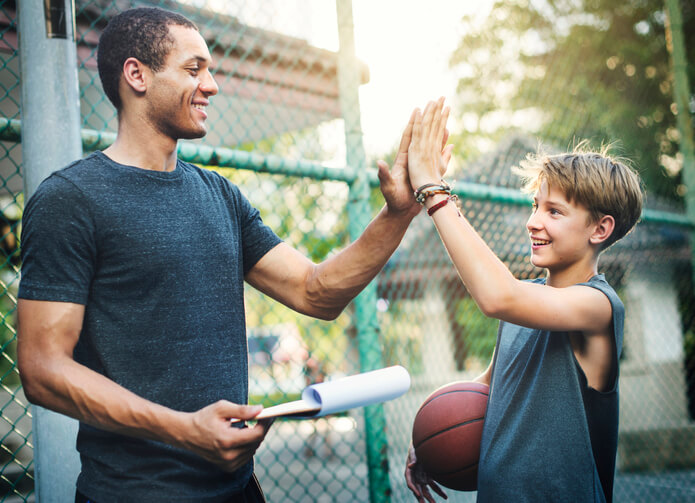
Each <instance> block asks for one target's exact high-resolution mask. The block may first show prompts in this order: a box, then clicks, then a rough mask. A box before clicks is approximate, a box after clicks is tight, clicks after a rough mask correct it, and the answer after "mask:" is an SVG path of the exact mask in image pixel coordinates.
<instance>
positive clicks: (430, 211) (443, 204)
mask: <svg viewBox="0 0 695 503" xmlns="http://www.w3.org/2000/svg"><path fill="white" fill-rule="evenodd" d="M449 201H451V197H447V198H446V199H444V200H442V201H439V202H438V203H437V204H435V205H434V206H432V207H431V208H430V209H428V210H427V214H428V215H429V216H432V215H434V212H435V211H437V210H438V209H439V208H443V207H444V206H446V205H447V203H448V202H449Z"/></svg>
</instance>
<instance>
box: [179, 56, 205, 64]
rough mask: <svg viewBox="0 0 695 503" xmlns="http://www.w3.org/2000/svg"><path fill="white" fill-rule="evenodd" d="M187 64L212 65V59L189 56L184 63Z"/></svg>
mask: <svg viewBox="0 0 695 503" xmlns="http://www.w3.org/2000/svg"><path fill="white" fill-rule="evenodd" d="M188 63H206V64H208V65H211V64H212V59H211V58H207V57H205V56H191V57H190V58H188V59H186V60H185V61H184V64H188Z"/></svg>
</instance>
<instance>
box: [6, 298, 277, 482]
mask: <svg viewBox="0 0 695 503" xmlns="http://www.w3.org/2000/svg"><path fill="white" fill-rule="evenodd" d="M17 312H18V318H19V324H18V328H19V332H18V347H17V353H18V364H19V370H20V373H21V377H22V384H23V386H24V391H25V393H26V396H27V398H28V399H29V401H31V402H32V403H35V404H37V405H41V406H43V407H46V408H49V409H52V410H55V411H57V412H60V413H62V414H65V415H68V416H71V417H73V418H76V419H78V420H80V421H83V422H85V423H88V424H91V425H92V426H95V427H97V428H101V429H104V430H109V431H113V432H117V433H122V434H125V435H130V436H135V437H140V438H146V439H151V440H157V441H160V442H165V443H168V444H170V445H174V446H177V447H182V448H185V449H188V450H190V451H193V452H195V453H196V454H198V455H200V456H202V457H204V458H205V459H207V460H208V461H211V462H213V463H215V464H217V465H218V466H220V467H221V468H222V469H224V470H227V471H234V470H236V469H238V468H240V467H241V466H243V465H244V464H245V463H247V462H248V461H250V460H251V458H252V457H253V454H254V452H255V451H256V449H257V448H258V446H259V445H260V443H261V441H262V440H263V438H264V437H265V434H266V432H267V431H268V428H269V426H270V423H262V422H259V423H258V424H257V425H256V426H254V427H253V428H245V429H239V428H232V427H230V422H229V419H230V418H232V417H237V418H241V419H252V418H253V417H254V416H255V415H256V414H258V413H259V412H260V410H261V408H260V407H249V406H242V405H237V404H233V403H231V402H224V401H220V402H217V403H215V404H212V405H210V406H208V407H205V408H203V409H201V410H199V411H197V412H194V413H186V412H179V411H175V410H172V409H169V408H167V407H164V406H161V405H158V404H155V403H153V402H150V401H148V400H145V399H143V398H141V397H139V396H137V395H135V394H134V393H132V392H130V391H128V390H127V389H125V388H123V387H122V386H119V385H118V384H116V383H115V382H113V381H111V380H110V379H108V378H106V377H104V376H103V375H101V374H99V373H97V372H94V371H92V370H91V369H89V368H87V367H85V366H83V365H80V364H79V363H77V362H76V361H75V360H74V359H73V351H74V348H75V345H76V344H77V341H78V339H79V336H80V332H81V330H82V322H83V319H84V306H83V305H80V304H72V303H67V302H47V301H35V300H26V299H20V300H19V301H18V303H17Z"/></svg>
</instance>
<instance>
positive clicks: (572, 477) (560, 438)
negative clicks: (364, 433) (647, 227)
mask: <svg viewBox="0 0 695 503" xmlns="http://www.w3.org/2000/svg"><path fill="white" fill-rule="evenodd" d="M443 104H444V100H443V99H440V100H439V101H438V102H437V103H429V104H428V105H427V107H426V108H425V110H424V113H423V115H421V114H420V112H419V111H416V118H415V124H414V126H413V136H412V141H411V144H410V148H409V150H408V162H409V168H408V169H409V175H410V181H411V184H412V186H413V188H414V189H415V190H416V195H417V196H419V197H418V199H419V200H420V201H422V202H423V204H424V206H425V207H426V208H427V209H428V214H429V215H430V216H431V217H432V219H433V220H434V223H435V226H436V227H437V230H438V232H439V234H440V237H441V239H442V241H443V243H444V245H445V246H446V248H447V250H448V252H449V255H450V257H451V260H452V261H453V263H454V266H455V267H456V269H457V271H458V273H459V275H460V277H461V279H462V281H463V283H464V284H465V286H466V289H467V290H468V292H469V293H470V294H471V295H472V296H473V298H474V299H475V301H476V303H477V304H478V306H479V307H480V309H481V310H482V311H483V313H484V314H485V315H486V316H489V317H494V318H497V319H499V320H500V329H499V332H498V336H497V345H496V348H495V352H494V356H493V361H492V362H491V364H490V366H489V367H488V369H487V370H486V371H485V372H484V373H483V374H482V375H481V376H479V377H478V378H477V379H476V380H477V381H479V382H482V383H485V384H488V385H490V398H489V401H488V408H487V414H486V419H485V426H484V429H483V435H482V442H481V449H480V464H479V469H478V501H479V502H495V503H497V502H507V501H514V502H539V501H568V502H584V501H591V502H606V501H608V502H609V501H611V499H612V490H613V478H614V469H615V456H616V449H617V440H618V359H619V357H620V351H621V348H622V337H623V320H624V307H623V304H622V302H621V301H620V299H619V298H618V297H617V295H616V293H615V291H614V290H613V289H612V288H611V286H610V285H609V284H608V283H607V282H606V280H605V278H604V277H603V275H600V274H598V259H599V255H600V254H601V252H602V251H603V250H605V249H606V248H607V247H609V246H610V245H611V244H613V243H614V242H616V241H617V240H618V239H620V238H622V237H623V236H625V235H626V234H627V233H628V232H629V231H630V230H631V229H632V228H633V226H634V225H635V223H636V222H637V220H638V218H639V216H640V213H641V208H642V192H641V189H640V182H639V178H638V176H637V175H636V174H635V173H634V172H633V171H632V170H631V169H629V168H628V167H627V166H625V164H623V163H621V162H618V161H616V160H613V159H611V158H610V157H608V156H607V155H605V153H594V152H587V151H584V150H583V149H582V145H580V147H579V148H578V149H576V150H575V151H574V152H572V153H568V154H562V155H555V156H536V157H533V156H529V157H528V158H527V160H526V161H525V162H522V163H521V167H520V168H518V169H517V172H518V174H520V175H521V176H522V179H523V180H524V189H525V190H527V191H529V192H531V193H533V194H534V198H533V199H534V202H533V211H532V214H531V216H530V218H529V220H528V222H527V224H526V228H527V229H528V233H529V238H530V240H531V261H532V263H533V264H534V265H536V266H537V267H542V268H545V269H546V270H547V275H546V277H545V278H542V279H538V280H534V281H520V280H517V279H515V278H514V277H513V276H512V274H511V273H510V272H509V270H508V269H507V268H506V266H505V265H504V264H503V263H502V261H500V260H499V259H498V258H497V257H496V256H495V255H494V253H493V252H492V251H491V250H490V249H489V248H488V247H487V245H486V244H485V242H484V241H483V240H482V239H481V238H480V236H478V234H476V232H475V230H474V229H473V228H472V227H471V225H470V224H469V223H468V221H467V220H466V218H465V217H464V216H463V215H461V214H460V213H459V211H458V209H457V208H456V205H455V204H451V201H452V198H451V197H450V196H449V193H450V189H448V187H446V185H445V184H443V183H442V182H441V181H440V177H441V175H442V174H443V172H444V170H445V168H446V165H445V164H444V160H443V158H442V155H441V154H440V152H439V148H441V143H439V144H437V141H438V139H439V141H441V138H442V134H443V132H442V130H443V128H444V126H445V123H446V119H447V116H448V109H444V108H443ZM437 145H439V148H437ZM406 480H407V482H408V487H409V488H410V489H411V491H412V492H413V493H414V494H415V496H416V497H417V498H418V500H419V501H424V499H427V500H428V501H434V499H433V497H432V496H431V494H430V492H429V488H428V485H429V486H430V487H432V489H433V490H434V491H435V492H437V494H440V495H441V496H443V497H446V495H445V494H444V492H443V491H442V490H441V488H439V487H438V486H437V485H436V483H434V482H433V481H432V480H431V479H429V477H428V476H427V474H425V473H423V471H422V469H421V468H420V467H419V466H418V465H417V460H416V458H415V454H414V450H413V449H412V447H411V449H410V452H409V456H408V463H407V467H406Z"/></svg>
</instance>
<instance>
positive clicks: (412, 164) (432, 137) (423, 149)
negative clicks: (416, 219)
mask: <svg viewBox="0 0 695 503" xmlns="http://www.w3.org/2000/svg"><path fill="white" fill-rule="evenodd" d="M413 116H414V118H413V133H412V138H411V140H410V146H409V147H408V174H409V176H410V183H411V186H412V188H413V190H415V189H417V188H418V187H421V186H422V185H424V184H426V183H439V181H440V180H441V178H442V177H443V176H444V173H445V172H446V169H447V167H448V165H449V160H450V159H451V152H452V150H453V148H454V147H453V145H446V141H447V139H448V137H449V131H448V130H447V128H446V122H447V120H448V118H449V107H445V106H444V98H443V97H442V98H439V99H438V100H437V101H430V102H429V103H428V104H427V106H426V107H425V110H424V111H423V112H422V113H421V112H420V109H417V108H416V109H415V111H414V112H413Z"/></svg>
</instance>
